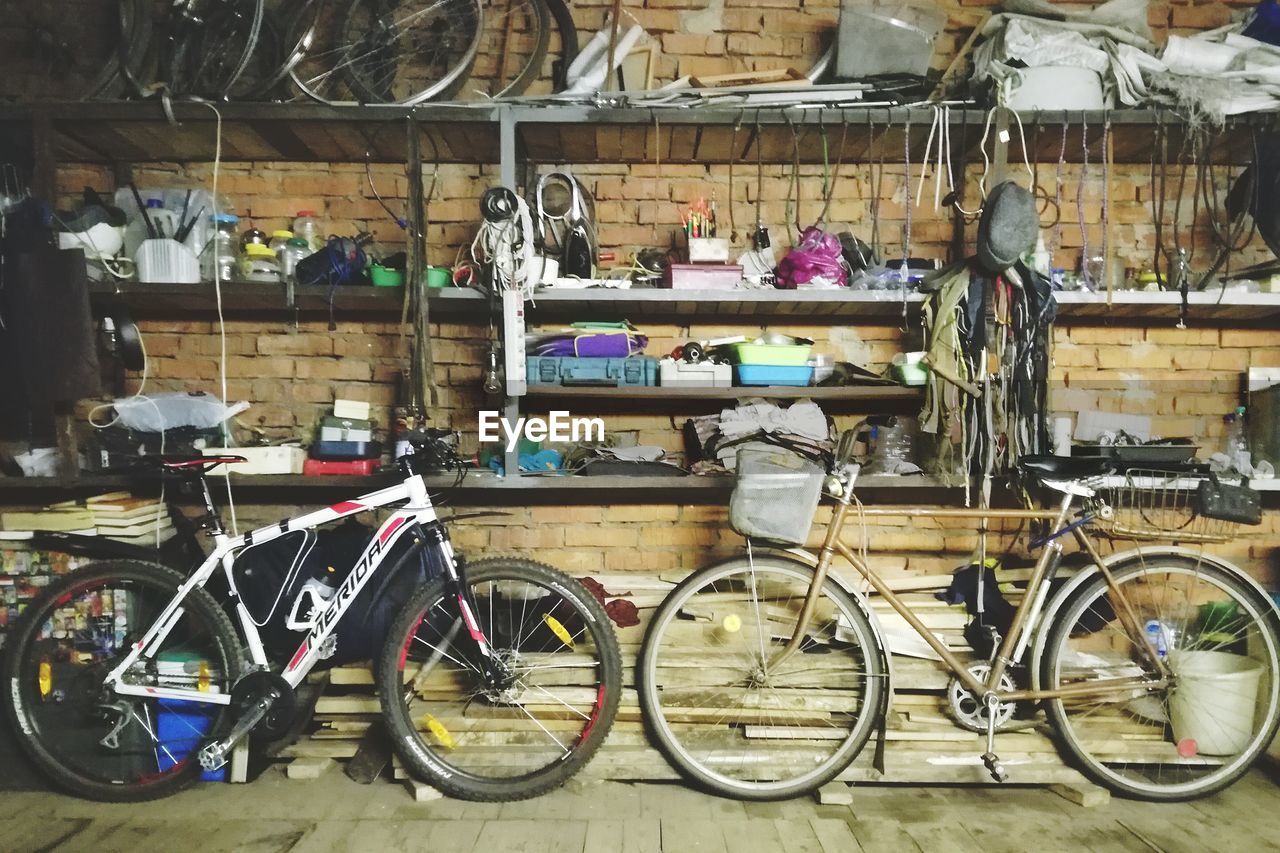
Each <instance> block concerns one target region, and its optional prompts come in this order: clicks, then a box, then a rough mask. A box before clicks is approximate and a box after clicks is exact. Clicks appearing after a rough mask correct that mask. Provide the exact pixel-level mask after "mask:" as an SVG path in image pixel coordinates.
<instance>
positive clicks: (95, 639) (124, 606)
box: [0, 560, 240, 802]
mask: <svg viewBox="0 0 1280 853" xmlns="http://www.w3.org/2000/svg"><path fill="white" fill-rule="evenodd" d="M182 582H183V578H182V576H181V575H179V574H178V573H176V572H173V571H171V570H169V569H165V568H162V567H160V566H155V565H151V564H148V563H139V562H134V561H130V560H111V561H105V562H101V563H92V564H90V565H88V566H86V567H84V568H83V569H80V570H79V571H76V572H74V573H72V574H71V575H68V576H67V577H66V578H65V579H64V580H62V581H61V582H59V583H57V584H55V585H53V586H51V587H50V588H49V590H48V591H47V592H46V593H45V594H44V595H43V596H42V597H41V598H40V599H39V600H37V601H35V602H33V603H32V604H31V605H29V606H28V607H27V609H26V610H25V611H24V612H23V614H22V617H21V618H20V619H19V620H18V622H17V624H16V625H15V626H14V628H13V631H12V634H11V635H10V637H9V640H8V643H7V648H6V654H5V660H4V686H5V687H4V697H3V700H0V701H3V704H4V708H5V714H6V716H7V717H8V719H9V721H10V722H11V723H12V724H13V725H14V731H15V732H16V734H17V737H18V741H19V742H20V743H21V745H22V748H23V750H24V751H25V752H26V753H27V755H29V756H30V757H31V759H32V761H33V762H35V764H36V765H37V766H38V767H39V768H40V769H41V770H42V771H44V773H45V774H46V775H47V776H49V778H50V779H52V780H53V781H54V782H56V783H57V784H58V785H59V786H61V787H62V788H64V789H66V790H67V791H69V792H71V793H73V794H76V795H78V796H81V797H88V798H90V799H95V800H106V801H113V802H129V801H139V800H150V799H155V798H157V797H163V796H166V795H168V794H172V793H174V792H176V791H178V790H180V789H181V788H183V787H185V786H186V785H189V784H190V783H192V782H194V781H195V780H196V778H197V777H198V776H199V774H200V767H199V764H198V762H197V761H195V759H194V753H195V751H196V750H197V749H198V748H199V747H200V746H201V745H203V743H204V742H205V741H206V740H207V739H208V738H210V737H213V736H216V735H217V734H219V733H220V732H221V731H222V730H223V726H224V725H225V724H226V722H227V717H228V708H227V706H225V705H213V704H208V705H205V704H199V703H191V702H177V701H173V700H166V699H152V698H141V697H135V696H123V695H119V694H116V693H115V692H113V691H110V690H108V689H107V688H106V687H105V685H104V679H105V678H106V676H107V675H108V674H109V673H110V672H111V670H112V669H114V668H115V666H116V665H117V663H118V662H119V661H120V660H121V658H122V657H123V656H124V655H125V654H126V653H127V651H128V650H129V648H130V647H131V646H132V644H133V643H134V642H136V641H138V640H139V639H140V638H141V637H142V635H143V634H144V633H145V632H146V631H147V629H148V628H150V627H151V625H152V624H153V623H154V622H155V620H156V618H157V617H158V616H159V614H160V612H161V610H162V609H163V608H164V607H165V605H167V604H168V603H169V601H170V600H171V599H172V598H173V596H174V594H175V593H176V592H177V590H178V587H179V586H181V584H182ZM183 610H184V612H183V615H182V617H181V618H180V620H179V621H178V622H177V624H176V626H175V627H174V629H173V630H172V631H171V632H170V633H169V635H168V637H167V638H166V639H165V640H164V641H163V642H162V644H161V646H160V648H159V650H158V652H157V654H155V655H154V656H152V657H146V658H143V659H141V660H140V661H139V662H138V663H137V664H136V665H135V666H134V667H133V669H131V670H130V671H129V672H128V673H126V675H125V677H124V678H125V681H126V683H129V684H136V685H143V686H148V687H170V688H185V689H198V690H202V691H207V692H209V693H210V694H215V693H220V694H223V695H227V694H229V693H230V692H231V687H232V685H233V684H234V683H235V679H236V676H237V675H238V674H239V667H240V656H239V648H240V646H239V642H238V640H237V638H236V634H235V630H234V629H233V628H232V627H231V623H230V621H229V620H228V619H227V617H226V615H225V614H224V613H223V612H222V611H221V610H220V609H219V608H218V605H217V604H216V603H215V602H214V601H213V599H212V598H210V597H209V595H208V593H206V592H205V591H204V590H200V589H197V590H194V591H193V592H192V593H191V594H190V595H189V596H188V597H187V598H186V600H185V601H184V602H183Z"/></svg>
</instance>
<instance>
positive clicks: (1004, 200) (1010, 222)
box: [978, 181, 1040, 273]
mask: <svg viewBox="0 0 1280 853" xmlns="http://www.w3.org/2000/svg"><path fill="white" fill-rule="evenodd" d="M1039 231H1040V216H1039V214H1038V212H1037V211H1036V199H1035V196H1033V195H1032V194H1031V193H1030V192H1028V191H1027V189H1026V188H1025V187H1022V186H1019V185H1018V184H1015V183H1014V182H1013V181H1005V182H1004V183H1001V184H999V185H998V186H996V187H995V188H994V189H992V190H991V192H990V194H988V195H987V200H986V203H985V204H983V206H982V218H981V219H979V220H978V263H979V264H981V265H982V266H983V268H984V269H986V270H987V271H988V272H991V273H999V272H1003V271H1004V270H1006V269H1008V268H1009V267H1011V266H1013V264H1014V263H1016V262H1017V260H1018V259H1019V258H1021V257H1022V256H1023V255H1025V254H1027V253H1028V252H1030V251H1032V250H1033V249H1034V248H1035V245H1036V237H1037V235H1038V234H1039Z"/></svg>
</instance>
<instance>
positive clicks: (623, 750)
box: [284, 575, 1119, 804]
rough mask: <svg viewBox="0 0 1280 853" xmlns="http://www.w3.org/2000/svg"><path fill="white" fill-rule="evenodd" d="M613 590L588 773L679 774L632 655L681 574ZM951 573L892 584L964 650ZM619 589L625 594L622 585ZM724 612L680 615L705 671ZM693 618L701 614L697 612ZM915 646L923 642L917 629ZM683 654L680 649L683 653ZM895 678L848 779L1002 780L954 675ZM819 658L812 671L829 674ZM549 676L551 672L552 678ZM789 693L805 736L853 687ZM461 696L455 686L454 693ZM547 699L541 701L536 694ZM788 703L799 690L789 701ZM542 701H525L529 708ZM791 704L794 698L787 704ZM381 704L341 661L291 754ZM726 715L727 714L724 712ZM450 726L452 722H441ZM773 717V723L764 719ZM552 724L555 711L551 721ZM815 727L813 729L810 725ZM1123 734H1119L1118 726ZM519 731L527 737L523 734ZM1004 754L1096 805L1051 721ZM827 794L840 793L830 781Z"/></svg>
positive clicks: (490, 737) (343, 740) (339, 753)
mask: <svg viewBox="0 0 1280 853" xmlns="http://www.w3.org/2000/svg"><path fill="white" fill-rule="evenodd" d="M596 579H597V580H599V581H600V582H601V583H602V584H603V585H604V586H605V588H606V589H607V590H608V591H609V592H610V594H611V595H610V598H611V599H612V598H613V597H619V598H625V599H628V600H630V601H631V602H632V603H633V604H634V605H635V606H636V607H637V610H638V613H639V617H640V624H639V625H636V626H632V627H627V628H620V629H618V630H617V636H618V640H619V644H620V647H621V650H622V656H623V664H624V672H625V687H624V690H623V694H622V697H621V700H620V704H619V709H618V715H617V718H616V721H615V723H614V725H613V728H612V730H611V731H610V734H609V737H608V739H607V740H606V742H605V745H604V747H603V748H602V749H601V751H600V752H599V753H598V754H597V755H596V757H595V758H594V759H593V760H592V762H591V763H590V764H589V765H588V766H587V768H586V769H585V770H584V771H583V773H582V776H583V778H586V779H612V780H628V781H654V780H675V779H678V778H679V776H678V774H677V773H676V771H674V770H673V769H672V768H671V767H670V766H669V765H668V763H667V762H666V761H665V760H664V759H663V757H662V755H661V754H660V753H659V752H658V751H657V750H656V749H654V748H653V747H652V746H650V744H649V740H648V738H647V736H646V733H645V728H644V724H643V720H642V718H641V710H640V703H639V698H638V696H637V694H636V690H635V683H634V668H635V660H636V657H637V655H638V654H639V651H640V645H641V642H642V640H643V637H644V632H645V629H646V627H647V625H648V622H649V619H650V618H651V617H652V615H653V613H654V611H655V610H656V608H657V607H658V605H659V604H660V603H661V602H662V600H663V599H664V598H665V597H666V595H667V594H668V593H669V591H670V590H671V588H672V587H673V586H674V585H675V581H677V580H679V577H678V576H676V577H671V576H666V575H663V576H660V577H653V576H641V575H637V576H632V575H621V576H605V577H601V576H599V575H597V576H596ZM949 581H950V576H947V575H939V576H928V577H924V576H914V577H913V576H906V575H904V576H903V577H902V578H901V579H896V578H895V579H894V585H895V586H896V587H898V588H899V589H902V590H903V597H904V598H905V599H906V600H908V601H909V602H910V603H911V605H912V607H913V608H914V610H915V612H916V613H917V615H918V616H920V618H921V619H922V621H923V622H924V623H925V625H926V626H927V627H928V628H929V629H930V630H931V631H933V632H934V633H935V634H937V635H938V636H940V637H942V638H943V639H944V640H946V641H947V643H948V645H949V646H951V647H952V648H954V649H957V650H960V649H964V648H965V645H964V640H963V637H962V633H961V632H962V630H963V627H964V624H965V622H966V621H967V616H966V615H965V613H964V610H963V608H958V607H951V606H948V605H945V604H943V603H942V602H940V601H938V600H937V599H936V598H935V597H934V595H933V592H934V591H936V590H937V589H939V588H941V587H942V586H944V585H945V584H947V583H948V582H949ZM614 593H617V595H616V596H614V595H613V594H614ZM872 604H873V607H874V609H875V610H876V612H877V615H878V617H879V618H880V620H881V622H882V624H883V626H884V628H885V630H886V633H888V634H889V635H890V643H891V645H892V644H893V643H894V642H895V640H894V638H895V637H899V636H905V635H906V632H909V631H910V629H909V628H908V627H907V626H906V624H905V622H903V621H902V620H901V619H900V617H898V616H897V615H896V614H895V613H893V612H892V610H891V609H890V608H889V607H888V606H887V605H886V604H884V603H883V601H879V600H877V599H876V597H874V596H873V598H872ZM721 618H722V617H721V616H720V615H719V614H716V613H708V614H706V619H705V621H691V622H688V623H684V624H681V625H680V626H679V628H680V630H681V631H683V632H684V633H685V635H687V638H688V641H689V653H688V659H687V664H688V665H689V666H690V667H691V669H695V670H696V669H703V670H705V668H706V667H707V665H708V661H707V646H706V640H707V638H708V635H709V634H713V633H714V632H715V631H716V630H718V629H719V628H718V626H719V624H720V620H721ZM695 620H696V617H695ZM916 640H917V642H916V645H921V644H920V643H919V641H918V638H916ZM677 662H679V661H678V659H677ZM892 666H893V685H894V695H893V697H892V703H891V711H890V715H889V719H888V721H887V730H886V732H885V734H884V766H883V769H882V770H881V769H877V768H876V767H875V766H873V760H874V756H875V754H876V752H877V749H876V747H877V745H878V737H879V735H878V734H877V735H876V736H873V738H872V740H871V741H870V742H869V743H868V745H867V747H866V748H865V749H864V750H863V751H862V753H861V755H860V756H859V757H858V758H857V759H856V760H855V761H854V762H853V764H851V765H850V766H849V768H847V769H846V770H845V771H844V773H842V774H841V776H840V777H839V781H842V782H846V783H868V782H880V783H916V784H920V783H938V784H994V783H992V781H991V778H990V776H989V775H988V773H987V771H986V769H985V768H984V767H983V765H982V761H981V758H980V755H981V753H982V752H983V751H985V738H984V737H983V736H982V735H979V734H975V733H973V732H969V731H967V730H965V729H962V728H960V727H959V726H957V725H956V724H955V722H954V721H953V720H952V719H951V718H950V717H949V716H948V714H947V709H946V700H945V698H944V691H945V689H946V686H947V683H948V681H949V674H948V673H947V672H946V671H945V670H944V669H943V668H942V666H941V664H940V663H938V662H935V661H932V660H925V659H921V658H917V657H909V656H905V655H897V654H895V655H894V656H893V661H892ZM820 669H821V668H820V667H819V668H818V670H819V671H818V673H817V675H815V676H814V677H816V678H819V679H820V678H821V672H820ZM572 673H573V668H572V667H569V668H566V670H565V674H564V676H563V678H561V679H557V681H558V682H559V683H556V684H547V685H546V686H547V689H548V690H550V691H553V692H554V693H555V696H554V701H558V702H564V703H568V704H570V705H573V704H574V703H581V706H582V707H584V708H589V707H590V703H591V701H592V700H593V698H594V697H593V695H592V694H591V692H590V689H589V688H584V687H582V686H578V685H575V684H574V683H573V681H574V679H573V675H572ZM544 684H546V682H544ZM433 688H438V689H440V690H441V691H444V693H442V695H446V694H447V693H448V691H449V690H450V689H451V686H450V685H448V684H422V685H417V689H419V690H421V691H424V695H429V692H430V691H431V690H432V689H433ZM788 690H789V692H788V694H787V695H788V697H792V696H794V701H795V706H794V711H792V712H791V714H792V716H790V717H788V719H787V721H786V726H790V727H794V730H795V732H796V736H797V737H800V736H805V737H808V736H809V735H810V734H811V732H812V727H813V726H814V725H821V724H822V723H821V722H820V719H821V718H826V717H827V716H828V715H830V714H831V713H839V712H840V711H841V710H842V709H844V708H847V707H848V703H849V702H850V701H856V696H854V695H852V694H849V695H846V692H845V691H840V690H839V689H838V686H837V689H832V686H831V685H830V684H826V683H823V684H822V685H821V688H818V687H817V683H815V684H813V685H806V684H804V683H803V682H802V681H800V682H797V683H796V684H795V685H794V686H792V687H789V688H788ZM455 695H456V691H455ZM538 701H543V700H541V699H539V700H538ZM552 701H553V699H551V698H547V699H546V700H545V704H543V705H541V706H539V707H541V708H542V710H543V711H544V712H545V711H548V710H550V709H551V708H552V707H554V706H553V705H551V704H550V703H551V702H552ZM788 701H790V698H789V699H788ZM534 705H535V701H534V700H532V699H531V700H529V701H528V707H530V708H532V707H534ZM789 707H790V706H789ZM502 710H503V709H493V708H489V709H487V713H486V714H485V719H484V720H483V721H482V722H481V721H478V720H476V719H474V718H471V715H470V714H469V715H468V716H469V719H468V728H469V729H470V730H471V731H478V732H479V734H478V735H477V736H478V737H481V738H482V739H484V740H486V742H491V743H492V744H493V750H492V754H493V758H494V761H495V762H501V763H503V764H505V765H508V766H511V765H516V764H518V763H519V762H520V760H521V749H520V747H519V745H518V744H515V743H512V736H511V734H510V732H511V729H512V726H511V724H510V722H508V721H509V720H510V719H512V718H518V715H517V714H515V713H514V712H507V713H506V714H503V713H502ZM379 713H380V708H379V703H378V698H377V696H376V695H375V693H374V686H373V676H372V673H371V671H370V670H369V668H368V667H363V666H346V667H339V668H336V669H334V670H332V671H331V672H330V673H329V684H328V687H327V688H326V692H325V695H323V696H322V697H321V698H320V699H319V701H318V702H317V704H316V708H315V714H314V717H313V730H312V731H311V733H310V734H309V735H308V736H307V737H305V738H304V739H302V740H301V741H299V742H298V743H297V744H295V745H293V746H292V747H290V748H289V749H287V750H286V751H285V752H284V755H285V756H286V757H290V758H294V759H299V760H302V759H306V760H316V759H348V758H350V757H351V756H353V755H354V754H355V753H356V749H357V747H358V745H359V741H360V739H361V738H362V737H363V736H364V733H365V731H366V730H367V729H368V728H369V726H370V724H372V723H373V722H375V721H376V720H378V719H379ZM688 713H689V716H688V719H689V720H690V721H691V722H692V721H697V720H700V719H705V717H700V716H699V710H698V709H697V708H693V707H691V708H690V709H689V712H688ZM714 713H716V714H717V715H719V714H720V712H719V711H718V710H717V711H715V712H714ZM774 716H775V715H774V714H773V713H772V712H771V714H770V717H771V718H770V719H769V720H768V721H766V720H764V719H763V718H761V719H760V720H758V721H755V722H754V723H753V721H752V720H750V719H742V717H741V715H739V722H744V723H745V724H746V725H745V726H742V727H741V728H740V730H739V732H738V736H746V737H752V736H761V737H768V738H769V739H770V740H771V742H772V743H773V744H774V747H773V748H776V749H778V750H782V751H785V749H786V746H785V744H786V731H785V730H780V729H779V724H778V721H777V720H776V718H773V717H774ZM444 722H445V724H446V725H447V724H448V722H449V721H444ZM766 722H767V723H768V725H766ZM548 725H554V721H550V722H548ZM564 725H565V727H566V728H567V729H573V730H575V731H576V730H577V726H576V724H574V723H573V722H572V721H566V722H565V724H564ZM806 725H808V727H809V729H808V731H806ZM1117 737H1119V733H1118V734H1117ZM517 740H518V738H517ZM997 745H998V749H999V752H1000V756H1001V760H1002V761H1003V762H1004V764H1005V767H1006V769H1007V770H1008V771H1009V774H1010V781H1011V782H1015V783H1019V784H1040V785H1060V786H1064V787H1063V788H1062V790H1063V792H1064V794H1063V795H1064V796H1068V797H1069V798H1074V799H1078V800H1080V801H1082V802H1083V801H1085V800H1087V801H1088V802H1089V804H1095V803H1096V802H1097V800H1098V795H1097V794H1096V793H1088V796H1086V794H1084V793H1080V792H1093V791H1095V790H1096V789H1094V788H1093V787H1092V786H1089V784H1088V782H1087V781H1086V780H1085V779H1084V777H1083V776H1081V775H1080V774H1079V773H1078V772H1077V771H1075V770H1073V769H1071V768H1069V767H1067V766H1066V765H1065V764H1064V763H1063V761H1062V759H1061V757H1060V756H1059V753H1058V750H1057V748H1056V747H1055V745H1054V743H1053V741H1052V740H1051V739H1050V737H1049V736H1048V735H1047V734H1046V733H1045V731H1044V726H1043V725H1037V724H1036V722H1035V721H1029V722H1028V723H1026V724H1025V725H1024V727H1022V728H1021V729H1020V730H1018V731H1013V732H1006V733H1002V734H1001V735H1000V737H999V739H998V741H997ZM393 768H394V773H395V775H396V777H397V778H406V777H407V774H406V772H405V770H404V768H403V767H401V765H400V763H399V761H398V760H396V761H394V762H393ZM828 796H833V794H832V793H831V792H830V791H829V792H828Z"/></svg>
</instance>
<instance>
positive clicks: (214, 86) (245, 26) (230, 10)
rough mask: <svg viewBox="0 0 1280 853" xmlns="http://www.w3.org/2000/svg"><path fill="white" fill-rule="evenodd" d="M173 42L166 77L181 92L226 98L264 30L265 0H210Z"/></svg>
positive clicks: (250, 57)
mask: <svg viewBox="0 0 1280 853" xmlns="http://www.w3.org/2000/svg"><path fill="white" fill-rule="evenodd" d="M199 14H200V22H199V23H198V24H189V25H188V26H189V28H190V29H189V31H187V32H186V33H184V34H183V35H182V36H181V37H180V38H179V39H178V40H177V42H176V43H175V44H174V45H173V50H172V54H171V56H170V57H169V62H168V67H167V69H166V70H167V77H168V80H167V81H166V82H167V83H168V84H169V88H170V89H171V90H172V91H173V92H174V94H178V95H196V96H199V97H202V98H211V99H215V100H221V99H223V98H226V97H227V96H228V95H229V94H230V92H231V90H232V87H234V86H235V84H236V81H238V80H239V79H240V76H241V75H242V74H243V73H244V71H245V69H246V68H247V67H248V66H249V63H250V61H251V60H252V58H253V55H254V50H255V49H256V48H257V44H258V36H259V34H260V32H261V30H262V16H263V0H211V2H208V3H206V4H204V5H203V6H200V7H199Z"/></svg>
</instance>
